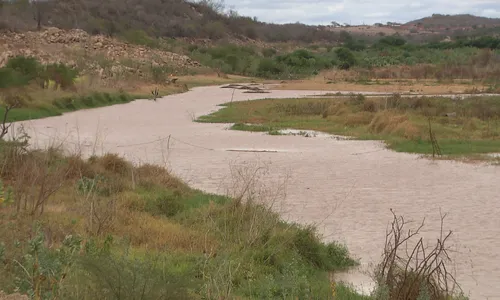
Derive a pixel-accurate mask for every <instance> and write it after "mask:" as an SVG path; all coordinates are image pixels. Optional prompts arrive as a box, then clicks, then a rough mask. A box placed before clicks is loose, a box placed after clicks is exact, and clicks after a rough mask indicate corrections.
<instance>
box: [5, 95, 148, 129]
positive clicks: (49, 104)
mask: <svg viewBox="0 0 500 300" xmlns="http://www.w3.org/2000/svg"><path fill="white" fill-rule="evenodd" d="M147 98H150V96H148V95H140V94H130V93H126V92H115V93H108V92H93V93H89V94H87V95H76V94H75V95H69V96H65V97H59V98H56V99H53V100H52V101H44V103H42V104H40V103H39V102H35V103H34V104H31V103H29V102H27V105H26V106H27V107H26V106H24V107H19V108H14V109H12V110H11V111H10V112H9V115H8V119H7V121H8V122H16V121H25V120H33V119H40V118H46V117H52V116H59V115H61V114H63V113H65V112H71V111H76V110H80V109H90V108H98V107H103V106H110V105H116V104H124V103H129V102H131V101H134V100H136V99H147ZM4 113H5V108H4V107H0V115H2V116H3V114H4Z"/></svg>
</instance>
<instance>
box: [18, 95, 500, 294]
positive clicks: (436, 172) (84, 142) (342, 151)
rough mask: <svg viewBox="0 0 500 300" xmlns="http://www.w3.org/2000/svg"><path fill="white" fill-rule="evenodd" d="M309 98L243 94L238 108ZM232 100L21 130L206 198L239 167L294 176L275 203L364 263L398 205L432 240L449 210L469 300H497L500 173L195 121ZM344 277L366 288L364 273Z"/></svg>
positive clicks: (148, 104)
mask: <svg viewBox="0 0 500 300" xmlns="http://www.w3.org/2000/svg"><path fill="white" fill-rule="evenodd" d="M311 93H313V92H311V91H272V92H271V93H269V94H245V93H243V92H242V91H236V92H235V94H234V101H240V100H248V99H258V98H263V97H267V98H278V97H279V98H284V97H296V96H300V95H310V94H311ZM316 93H317V94H319V93H321V92H319V91H318V92H316ZM231 94H232V90H230V89H220V88H218V87H202V88H196V89H194V90H192V91H190V92H187V93H184V94H179V95H172V96H168V97H164V98H162V99H160V100H158V101H157V102H153V101H147V100H138V101H134V102H132V103H129V104H124V105H115V106H112V107H104V108H99V109H92V110H84V111H77V112H73V113H68V114H65V115H63V116H58V117H52V118H47V119H41V120H34V121H30V122H22V124H24V126H25V127H26V128H27V129H28V133H29V134H30V135H31V136H32V137H33V138H32V142H34V143H36V144H37V145H39V146H44V145H47V143H49V142H54V141H59V142H61V141H65V142H66V143H67V145H70V146H73V147H74V149H80V150H81V151H82V152H84V153H85V154H87V155H88V154H90V153H92V152H96V153H97V154H100V153H103V152H107V151H110V152H115V153H118V154H121V155H123V156H124V157H126V158H127V159H130V160H132V161H135V162H150V163H157V164H162V165H167V166H168V167H170V168H171V169H172V171H173V172H174V173H175V174H177V175H178V176H179V177H181V178H182V179H184V180H185V181H187V182H188V183H189V184H191V185H192V186H193V187H195V188H200V189H203V190H205V191H208V192H218V193H223V192H225V191H226V188H227V186H228V185H230V184H231V176H232V174H231V170H232V166H243V167H244V166H255V165H263V166H265V167H266V180H267V181H268V182H269V183H276V184H278V183H280V182H283V179H284V178H285V177H286V178H287V181H286V183H287V185H286V198H285V199H284V201H282V202H281V205H280V206H279V207H277V209H279V210H280V212H281V213H282V215H283V217H284V218H287V219H289V220H293V221H298V222H301V223H316V224H317V225H318V228H319V230H320V232H321V233H323V234H324V238H325V240H334V239H335V240H339V241H341V242H345V243H346V244H347V245H348V247H349V249H350V251H351V252H352V253H353V254H354V255H355V256H357V257H359V258H360V259H361V262H362V264H363V265H362V267H363V268H365V267H367V266H369V264H370V263H374V262H377V261H378V260H379V258H380V254H381V251H382V246H383V242H384V234H385V229H386V225H387V223H388V221H390V219H391V214H390V211H389V209H390V208H392V209H394V210H395V211H396V212H397V213H398V214H403V215H405V216H406V217H407V218H413V219H416V221H418V220H420V219H421V218H423V217H427V226H426V227H425V229H427V230H426V231H425V234H426V235H428V236H429V237H431V238H432V239H433V241H434V238H436V237H437V235H436V234H437V231H438V229H439V210H440V209H441V210H442V211H443V212H448V213H449V215H448V217H447V219H446V223H445V225H446V227H447V229H452V230H454V231H455V236H454V239H453V241H454V242H455V243H456V245H455V246H456V249H457V250H458V253H456V254H455V258H456V259H457V265H456V268H457V273H458V274H459V275H458V280H459V282H461V284H462V286H463V288H464V289H465V290H466V292H467V291H470V292H471V295H472V297H471V299H486V298H488V299H500V284H498V283H499V282H500V254H498V249H499V248H500V239H499V236H500V218H498V216H499V215H500V201H499V200H500V184H499V183H500V168H498V167H494V166H483V165H468V164H463V163H457V162H450V161H435V162H433V161H429V160H425V159H420V158H419V157H418V156H416V155H411V154H405V153H396V152H392V151H388V150H385V149H384V147H383V146H382V144H381V143H379V142H374V141H349V140H336V139H330V138H305V137H303V136H286V135H284V136H270V135H267V134H265V133H251V132H240V131H231V130H225V129H226V128H227V124H202V123H195V122H192V119H193V118H194V117H198V116H201V115H204V114H207V113H209V112H211V111H214V110H217V109H218V108H219V107H217V106H216V105H217V104H221V103H224V102H228V101H229V100H230V99H231ZM16 126H19V125H16ZM169 135H170V139H169V138H168V137H169ZM228 149H246V150H248V149H250V150H251V149H255V150H262V149H268V150H269V149H271V150H274V151H275V152H241V151H227V150H228ZM344 278H347V279H349V280H352V281H353V282H354V283H355V284H357V283H365V285H366V284H368V283H366V282H365V279H364V278H363V277H361V276H359V274H358V273H352V274H346V275H344Z"/></svg>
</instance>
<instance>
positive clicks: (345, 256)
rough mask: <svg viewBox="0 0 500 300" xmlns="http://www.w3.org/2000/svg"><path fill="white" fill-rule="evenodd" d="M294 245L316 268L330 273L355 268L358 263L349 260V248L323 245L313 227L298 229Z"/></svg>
mask: <svg viewBox="0 0 500 300" xmlns="http://www.w3.org/2000/svg"><path fill="white" fill-rule="evenodd" d="M293 245H294V247H295V249H296V250H297V252H298V253H299V254H300V255H301V256H302V257H303V258H304V259H305V260H306V261H308V262H310V263H311V264H312V265H314V266H315V267H317V268H319V269H321V270H325V271H330V270H339V269H345V268H347V267H351V266H354V265H355V264H356V262H355V261H354V260H352V259H351V258H349V253H348V251H347V248H346V247H344V246H342V245H339V244H337V243H330V244H326V245H325V244H323V243H321V242H320V241H319V239H318V237H317V236H316V232H315V230H314V229H313V228H311V227H305V228H300V229H298V231H297V233H296V234H295V237H294V240H293Z"/></svg>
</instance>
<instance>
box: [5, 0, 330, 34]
mask: <svg viewBox="0 0 500 300" xmlns="http://www.w3.org/2000/svg"><path fill="white" fill-rule="evenodd" d="M2 3H3V6H2ZM37 3H38V4H37ZM223 3H224V2H223V1H219V0H202V1H198V0H194V1H186V0H147V1H146V0H106V1H102V0H48V1H33V2H32V4H30V2H28V1H26V0H10V1H5V0H0V29H1V28H2V27H3V28H6V29H13V30H21V31H25V30H33V29H35V28H37V25H38V23H40V24H41V25H42V26H55V27H58V28H63V29H75V28H78V29H82V30H85V31H86V32H88V33H91V34H104V35H108V36H127V35H129V34H131V32H132V31H137V30H141V31H144V32H146V33H147V34H148V35H150V36H152V37H189V38H209V39H222V38H227V37H232V38H245V37H246V38H251V39H259V40H264V41H268V42H283V41H305V42H311V41H318V40H328V41H334V40H336V39H337V38H338V34H337V33H334V32H331V31H327V30H325V28H322V27H318V26H307V25H304V24H285V25H277V24H268V23H264V22H259V21H258V20H257V19H256V18H252V17H243V16H239V15H238V14H237V13H236V12H235V11H231V10H227V9H226V8H225V7H224V5H223ZM34 15H35V16H37V17H36V18H35V19H34V18H33V16H34ZM38 16H39V18H38ZM38 21H40V22H38Z"/></svg>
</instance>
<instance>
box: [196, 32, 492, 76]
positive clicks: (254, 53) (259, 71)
mask: <svg viewBox="0 0 500 300" xmlns="http://www.w3.org/2000/svg"><path fill="white" fill-rule="evenodd" d="M344 38H345V42H344V45H343V46H342V47H332V46H331V45H328V44H326V45H322V46H319V45H316V46H314V47H313V46H311V47H309V49H298V50H295V51H293V52H284V51H278V50H277V49H274V48H263V49H259V48H257V47H252V46H236V45H232V44H221V45H218V46H214V47H198V46H191V47H189V48H188V51H189V53H188V55H190V56H191V57H193V58H194V59H196V60H198V61H200V62H201V63H203V64H205V65H207V66H210V67H213V68H217V69H220V70H221V71H223V72H226V73H236V74H243V75H249V76H258V77H265V78H279V79H293V78H298V77H304V76H311V75H316V74H318V73H319V72H320V71H321V70H326V69H338V70H348V69H355V70H356V71H358V72H359V74H360V75H359V76H362V77H365V78H411V79H472V80H489V81H492V82H496V83H498V78H500V76H499V75H500V50H499V49H497V48H496V47H498V45H499V44H500V39H496V38H480V39H476V40H461V41H457V42H456V43H439V44H436V43H429V44H423V45H415V44H410V43H407V41H406V40H404V39H403V38H401V37H397V36H390V37H383V38H381V39H379V40H378V41H377V42H376V43H374V44H373V45H367V44H366V43H364V42H363V41H360V40H356V39H354V38H353V37H352V36H350V35H344ZM393 67H400V69H387V68H393Z"/></svg>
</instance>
